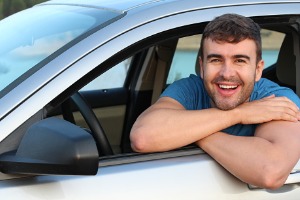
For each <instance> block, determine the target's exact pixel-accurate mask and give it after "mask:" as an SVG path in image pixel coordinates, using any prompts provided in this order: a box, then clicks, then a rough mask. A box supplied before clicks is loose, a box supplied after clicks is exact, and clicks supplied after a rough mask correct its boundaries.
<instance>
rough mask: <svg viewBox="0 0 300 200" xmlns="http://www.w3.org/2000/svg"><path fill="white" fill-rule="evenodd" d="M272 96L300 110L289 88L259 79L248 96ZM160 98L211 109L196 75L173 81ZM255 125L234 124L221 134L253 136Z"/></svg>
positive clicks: (192, 106)
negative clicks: (281, 98) (286, 99)
mask: <svg viewBox="0 0 300 200" xmlns="http://www.w3.org/2000/svg"><path fill="white" fill-rule="evenodd" d="M272 94H274V95H275V96H276V97H280V96H285V97H287V98H289V99H290V100H291V101H293V102H294V103H295V104H296V105H297V106H298V107H299V108H300V99H299V97H298V96H297V95H296V94H295V93H294V92H293V91H292V90H291V89H289V88H286V87H281V86H279V85H278V84H276V83H274V82H272V81H270V80H268V79H265V78H261V79H260V80H259V81H258V82H256V83H255V85H254V89H253V91H252V93H251V96H250V101H254V100H258V99H262V98H264V97H267V96H270V95H272ZM161 97H171V98H173V99H175V100H177V101H178V102H179V103H181V104H182V105H183V106H184V107H185V108H186V109H187V110H202V109H207V108H211V105H210V97H209V96H208V94H207V92H206V90H205V88H204V84H203V81H202V79H201V78H200V77H199V76H196V75H190V77H188V78H183V79H181V80H178V81H175V82H174V83H173V84H171V85H170V86H169V87H167V89H166V90H165V91H164V92H163V93H162V94H161ZM255 128H256V125H255V124H253V125H242V124H236V125H234V126H231V127H229V128H227V129H225V130H223V132H226V133H228V134H232V135H239V136H253V134H254V131H255Z"/></svg>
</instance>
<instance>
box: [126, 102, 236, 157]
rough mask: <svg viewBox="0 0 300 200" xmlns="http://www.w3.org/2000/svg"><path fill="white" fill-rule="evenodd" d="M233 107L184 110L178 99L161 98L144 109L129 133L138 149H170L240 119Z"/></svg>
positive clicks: (135, 147) (192, 141)
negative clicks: (230, 109)
mask: <svg viewBox="0 0 300 200" xmlns="http://www.w3.org/2000/svg"><path fill="white" fill-rule="evenodd" d="M232 116H234V113H233V111H222V110H219V109H214V108H212V109H205V110H190V111H188V110H185V108H184V107H183V106H182V105H181V104H180V103H179V102H177V101H176V100H174V99H171V98H169V97H162V98H160V99H159V100H158V101H157V102H156V103H155V104H154V105H152V106H151V107H150V108H148V109H147V110H146V111H145V112H144V113H142V114H141V115H140V116H139V117H138V119H137V121H136V122H135V124H134V125H133V127H132V129H131V133H130V139H131V145H132V148H133V149H134V150H135V151H138V152H155V151H167V150H171V149H175V148H179V147H182V146H185V145H188V144H191V143H194V142H195V141H197V140H199V139H202V138H204V137H206V136H208V135H210V134H212V133H215V132H217V131H219V130H222V129H224V128H227V127H229V126H232V125H234V124H236V123H238V120H237V119H236V118H235V117H232Z"/></svg>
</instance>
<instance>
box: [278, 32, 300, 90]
mask: <svg viewBox="0 0 300 200" xmlns="http://www.w3.org/2000/svg"><path fill="white" fill-rule="evenodd" d="M276 75H277V78H278V80H279V81H280V82H281V83H283V84H286V85H288V86H296V56H295V55H294V45H293V35H292V34H287V35H286V36H285V38H284V40H283V43H282V45H281V47H280V51H279V55H278V58H277V64H276Z"/></svg>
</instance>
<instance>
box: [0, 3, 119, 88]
mask: <svg viewBox="0 0 300 200" xmlns="http://www.w3.org/2000/svg"><path fill="white" fill-rule="evenodd" d="M119 14H120V13H114V12H111V11H106V10H100V9H95V8H87V7H79V6H65V5H51V6H36V7H33V8H31V9H28V10H24V11H22V12H19V13H17V14H15V15H12V16H10V17H8V18H5V19H3V20H1V21H0V31H1V37H0V44H1V46H0V91H2V90H3V89H4V88H5V87H6V86H8V85H9V84H10V83H12V82H13V81H15V80H16V79H17V78H18V77H20V76H21V75H22V74H24V73H25V72H27V71H28V70H30V69H32V68H33V66H35V65H36V64H38V63H40V62H41V61H43V60H44V59H45V58H47V57H49V55H51V54H53V53H54V52H55V51H57V50H58V49H59V48H61V47H63V46H64V45H66V44H67V43H69V42H70V41H72V40H74V39H75V38H77V37H79V36H80V35H82V34H84V33H86V32H87V31H89V30H91V29H92V28H94V27H96V26H99V25H101V24H103V23H105V22H107V21H108V20H110V19H112V18H114V17H116V16H118V15H119Z"/></svg>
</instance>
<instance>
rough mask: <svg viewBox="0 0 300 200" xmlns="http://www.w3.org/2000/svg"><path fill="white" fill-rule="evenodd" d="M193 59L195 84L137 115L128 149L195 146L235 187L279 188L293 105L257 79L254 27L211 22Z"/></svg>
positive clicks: (299, 135)
mask: <svg viewBox="0 0 300 200" xmlns="http://www.w3.org/2000/svg"><path fill="white" fill-rule="evenodd" d="M199 60H200V61H199V62H200V77H199V76H196V75H191V76H190V77H188V78H185V79H181V80H179V81H177V82H175V83H173V84H172V85H170V86H169V87H168V88H167V89H166V90H165V91H164V93H163V94H162V95H161V97H160V99H159V100H158V101H157V102H156V103H155V104H154V105H152V106H151V107H149V108H148V109H147V110H146V111H145V112H144V113H142V114H141V115H140V116H139V118H138V119H137V121H136V122H135V124H134V126H133V128H132V131H131V135H130V137H131V142H132V148H133V149H134V150H135V151H138V152H155V151H166V150H171V149H175V148H179V147H182V146H185V145H188V144H191V143H196V144H197V145H198V146H199V147H201V148H202V149H203V150H204V151H206V152H207V153H208V154H209V155H211V156H212V157H213V158H214V159H215V160H216V161H217V162H219V163H220V164H221V165H222V166H223V167H224V168H226V169H227V170H228V171H229V172H231V173H232V174H233V175H235V176H236V177H238V178H239V179H240V180H242V181H244V182H247V183H249V184H252V185H256V186H260V187H264V188H271V189H275V188H278V187H280V186H281V185H282V184H284V182H285V180H286V179H287V177H288V175H289V173H290V172H291V170H292V169H293V167H294V166H295V164H296V163H297V161H298V160H299V157H300V148H299V146H300V123H299V122H298V120H299V119H300V114H299V108H298V107H299V106H300V100H299V98H298V96H297V95H296V94H295V93H294V92H293V91H292V90H290V89H288V88H285V87H280V86H279V85H277V84H276V83H273V82H271V81H269V80H267V79H264V78H261V75H262V70H263V68H264V61H263V60H262V57H261V38H260V28H259V26H258V25H257V24H256V23H255V22H253V21H252V20H251V19H249V18H246V17H243V16H240V15H236V14H226V15H222V16H220V17H217V18H216V19H214V20H213V21H211V22H210V23H209V24H208V25H207V26H206V28H205V30H204V33H203V36H202V41H201V47H200V58H199ZM249 136H253V137H249Z"/></svg>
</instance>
